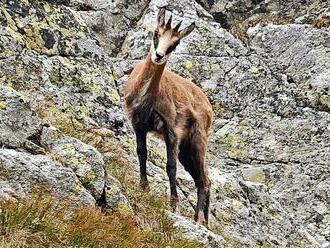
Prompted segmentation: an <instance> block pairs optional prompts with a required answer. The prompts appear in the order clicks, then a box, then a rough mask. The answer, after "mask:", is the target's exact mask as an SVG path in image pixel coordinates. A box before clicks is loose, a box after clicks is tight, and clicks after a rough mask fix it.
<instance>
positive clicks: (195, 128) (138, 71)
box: [125, 7, 212, 225]
mask: <svg viewBox="0 0 330 248" xmlns="http://www.w3.org/2000/svg"><path fill="white" fill-rule="evenodd" d="M171 22H172V15H171V17H170V18H169V19H168V21H167V23H166V24H165V8H164V7H163V8H160V9H159V12H158V16H157V27H156V29H155V31H154V34H153V41H152V45H151V48H150V51H149V53H148V55H147V58H146V59H145V60H144V61H142V62H140V63H138V64H137V65H136V66H135V67H134V69H133V71H132V72H131V74H130V76H129V79H128V81H127V82H126V86H125V108H126V112H127V115H128V117H129V119H130V121H131V123H132V126H133V128H134V131H135V135H136V142H137V154H138V158H139V164H140V185H141V187H142V189H144V190H145V189H147V188H148V180H147V172H146V160H147V146H146V136H147V133H148V132H153V133H154V134H156V135H157V136H158V137H160V138H162V139H164V141H165V143H166V150H167V163H166V172H167V175H168V177H169V181H170V191H171V198H170V199H171V200H170V202H171V207H172V208H173V210H174V211H179V198H178V193H177V189H176V161H177V158H178V159H179V161H180V162H181V164H182V165H183V166H184V168H185V170H186V171H188V172H189V173H190V175H191V176H192V178H193V179H194V182H195V185H196V187H197V191H198V193H197V197H198V201H197V206H196V209H195V221H197V222H198V223H201V224H204V225H207V224H208V212H209V202H210V185H211V184H210V180H209V178H208V167H207V164H206V161H205V155H206V147H207V138H208V130H209V128H210V126H211V121H212V107H211V104H210V103H209V101H208V99H207V97H206V96H205V95H204V93H203V92H202V90H201V89H200V88H199V87H198V86H196V85H195V84H194V83H193V82H191V81H190V80H187V79H185V78H183V77H181V76H179V75H177V74H175V73H173V72H171V71H169V70H167V69H166V68H165V64H166V62H167V59H168V57H169V56H170V54H171V52H172V51H173V50H174V49H175V48H176V47H177V45H178V44H179V43H180V40H181V39H182V38H184V37H185V36H187V35H188V34H190V33H191V32H192V31H193V29H194V28H195V23H192V24H191V25H189V26H188V27H186V28H184V29H183V30H181V31H179V27H180V25H181V22H179V23H178V24H177V25H176V26H175V27H174V28H172V27H171Z"/></svg>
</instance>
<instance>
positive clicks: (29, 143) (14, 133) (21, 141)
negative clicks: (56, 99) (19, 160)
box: [0, 84, 43, 152]
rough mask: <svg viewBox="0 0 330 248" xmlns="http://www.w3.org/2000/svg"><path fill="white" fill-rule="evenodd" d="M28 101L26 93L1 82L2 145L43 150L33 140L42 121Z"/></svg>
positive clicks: (0, 120) (39, 129)
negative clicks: (23, 93) (21, 92)
mask: <svg viewBox="0 0 330 248" xmlns="http://www.w3.org/2000/svg"><path fill="white" fill-rule="evenodd" d="M27 102H28V99H27V98H26V97H25V96H24V95H22V94H20V93H19V92H17V91H15V90H14V89H13V88H11V87H8V86H4V85H1V84H0V146H4V147H10V148H17V149H28V150H29V151H31V152H42V150H43V149H42V148H41V147H40V146H38V145H37V144H35V143H34V142H33V141H34V140H35V138H36V137H37V136H38V135H39V133H40V131H41V123H40V121H39V119H38V118H37V116H36V114H35V113H34V112H33V111H32V110H31V108H30V106H29V104H28V103H27Z"/></svg>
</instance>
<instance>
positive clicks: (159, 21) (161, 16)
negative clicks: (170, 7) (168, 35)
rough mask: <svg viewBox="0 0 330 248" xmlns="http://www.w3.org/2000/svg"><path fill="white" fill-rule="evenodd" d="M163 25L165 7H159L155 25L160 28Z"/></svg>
mask: <svg viewBox="0 0 330 248" xmlns="http://www.w3.org/2000/svg"><path fill="white" fill-rule="evenodd" d="M164 25H165V7H161V8H160V9H159V11H158V15H157V27H158V28H160V27H162V26H164Z"/></svg>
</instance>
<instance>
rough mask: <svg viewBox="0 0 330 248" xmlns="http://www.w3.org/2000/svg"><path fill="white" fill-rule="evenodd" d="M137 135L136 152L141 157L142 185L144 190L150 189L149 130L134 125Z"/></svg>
mask: <svg viewBox="0 0 330 248" xmlns="http://www.w3.org/2000/svg"><path fill="white" fill-rule="evenodd" d="M134 131H135V136H136V144H137V146H136V152H137V154H138V157H139V164H140V187H141V189H142V190H148V188H149V186H148V185H149V184H148V179H147V165H146V163H147V153H148V151H147V130H146V129H144V128H141V127H134Z"/></svg>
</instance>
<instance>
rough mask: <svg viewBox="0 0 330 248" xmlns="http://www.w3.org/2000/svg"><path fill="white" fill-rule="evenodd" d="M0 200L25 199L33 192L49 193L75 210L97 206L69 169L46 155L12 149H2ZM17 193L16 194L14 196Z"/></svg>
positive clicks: (0, 158)
mask: <svg viewBox="0 0 330 248" xmlns="http://www.w3.org/2000/svg"><path fill="white" fill-rule="evenodd" d="M0 171H1V172H3V174H4V175H5V176H4V177H3V178H1V179H0V180H1V184H2V185H5V187H4V188H1V196H2V197H4V198H2V199H6V198H8V197H9V198H13V197H25V196H27V195H28V194H29V193H31V192H32V191H39V192H45V193H50V194H51V195H53V196H54V197H55V198H60V199H62V200H67V201H68V202H69V203H72V204H73V205H74V206H79V207H81V206H86V207H93V206H95V199H94V198H93V197H92V196H91V195H90V193H89V192H88V191H87V190H86V189H85V188H84V187H83V186H82V184H81V183H80V181H79V180H78V178H77V177H76V175H75V174H74V172H73V171H72V170H71V169H70V168H66V167H63V166H61V164H59V163H57V162H54V161H53V160H50V159H49V158H48V157H47V156H44V155H31V154H28V153H24V152H17V151H15V150H12V149H0ZM13 192H14V193H13Z"/></svg>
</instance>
